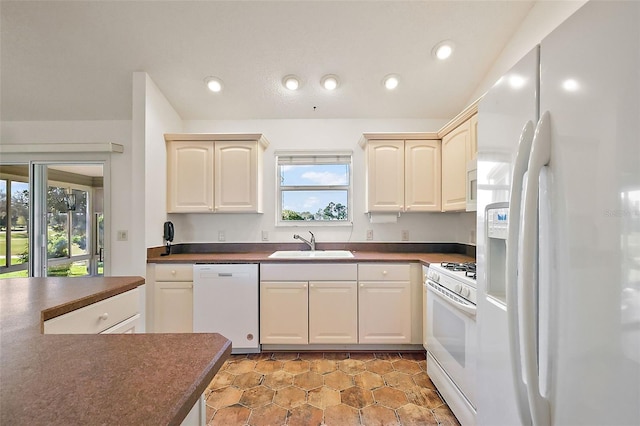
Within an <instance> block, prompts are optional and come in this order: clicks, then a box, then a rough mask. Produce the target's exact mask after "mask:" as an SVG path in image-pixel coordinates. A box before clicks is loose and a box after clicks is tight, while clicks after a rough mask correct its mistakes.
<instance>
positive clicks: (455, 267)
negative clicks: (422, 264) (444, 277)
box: [440, 262, 476, 279]
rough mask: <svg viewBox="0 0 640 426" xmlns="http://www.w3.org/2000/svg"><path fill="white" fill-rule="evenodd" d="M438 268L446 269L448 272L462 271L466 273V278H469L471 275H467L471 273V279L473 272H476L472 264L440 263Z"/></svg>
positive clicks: (474, 265)
mask: <svg viewBox="0 0 640 426" xmlns="http://www.w3.org/2000/svg"><path fill="white" fill-rule="evenodd" d="M440 266H442V267H443V268H445V269H448V270H450V271H462V272H465V273H467V276H468V277H471V275H468V274H469V273H473V275H474V276H473V278H474V279H475V272H476V264H475V263H473V262H467V263H457V262H442V263H441V264H440Z"/></svg>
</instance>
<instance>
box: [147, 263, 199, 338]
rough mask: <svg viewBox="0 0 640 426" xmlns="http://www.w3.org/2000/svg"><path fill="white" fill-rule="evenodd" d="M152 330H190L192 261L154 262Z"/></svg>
mask: <svg viewBox="0 0 640 426" xmlns="http://www.w3.org/2000/svg"><path fill="white" fill-rule="evenodd" d="M153 330H154V332H156V333H191V332H193V264H190V263H185V264H157V265H155V283H154V289H153Z"/></svg>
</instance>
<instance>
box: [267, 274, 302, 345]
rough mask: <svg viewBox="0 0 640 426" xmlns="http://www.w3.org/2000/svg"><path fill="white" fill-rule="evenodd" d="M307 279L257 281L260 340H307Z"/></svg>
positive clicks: (278, 341) (269, 341)
mask: <svg viewBox="0 0 640 426" xmlns="http://www.w3.org/2000/svg"><path fill="white" fill-rule="evenodd" d="M308 286H309V285H308V282H307V281H281V282H277V281H275V282H274V281H269V282H261V283H260V343H262V344H285V345H304V344H307V343H309V293H308Z"/></svg>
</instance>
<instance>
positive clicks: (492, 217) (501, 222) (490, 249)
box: [485, 202, 509, 304]
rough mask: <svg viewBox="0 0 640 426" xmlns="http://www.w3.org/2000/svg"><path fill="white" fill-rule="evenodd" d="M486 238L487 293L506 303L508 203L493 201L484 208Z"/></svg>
mask: <svg viewBox="0 0 640 426" xmlns="http://www.w3.org/2000/svg"><path fill="white" fill-rule="evenodd" d="M485 218H486V220H485V226H486V229H485V235H486V238H487V294H488V295H489V296H492V297H493V298H495V299H497V300H499V301H500V302H502V303H504V304H506V300H507V294H506V280H505V272H506V265H507V234H508V229H509V203H504V202H503V203H493V204H489V205H488V206H487V207H486V208H485Z"/></svg>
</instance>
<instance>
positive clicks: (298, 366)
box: [282, 359, 309, 374]
mask: <svg viewBox="0 0 640 426" xmlns="http://www.w3.org/2000/svg"><path fill="white" fill-rule="evenodd" d="M282 369H283V370H284V371H286V372H287V373H291V374H300V373H306V372H307V371H309V361H305V360H302V359H294V360H292V361H285V362H284V366H283V367H282Z"/></svg>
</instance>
